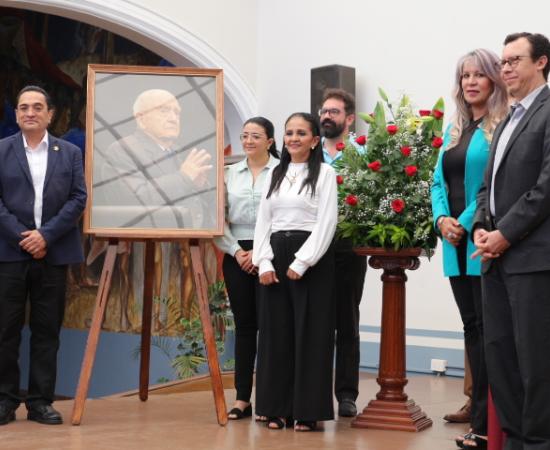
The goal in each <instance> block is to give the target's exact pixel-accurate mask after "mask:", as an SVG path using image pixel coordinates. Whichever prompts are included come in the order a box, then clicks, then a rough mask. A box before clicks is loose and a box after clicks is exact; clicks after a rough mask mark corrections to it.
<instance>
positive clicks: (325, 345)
mask: <svg viewBox="0 0 550 450" xmlns="http://www.w3.org/2000/svg"><path fill="white" fill-rule="evenodd" d="M308 235H309V233H307V232H299V231H295V232H279V233H274V234H273V235H272V237H271V246H272V248H273V253H274V255H275V256H274V259H273V265H274V267H275V271H276V274H277V277H278V278H279V283H275V284H272V285H269V286H260V308H259V341H258V363H257V377H256V413H257V414H259V415H265V416H268V417H288V416H292V417H294V418H295V419H296V420H308V421H309V420H311V421H316V420H331V419H333V418H334V406H333V401H332V364H333V355H334V326H335V321H334V317H335V308H334V301H333V296H332V289H333V278H334V256H333V253H332V249H329V250H328V251H327V252H326V253H325V255H324V256H323V257H322V258H321V259H320V260H319V262H318V263H317V264H316V265H315V266H313V267H310V268H309V269H308V270H307V271H306V272H305V273H304V276H303V277H302V278H301V279H300V280H296V281H293V280H289V279H288V277H287V276H286V272H287V270H288V267H289V265H290V264H291V263H292V261H293V260H294V253H296V252H297V251H298V249H299V248H300V247H301V245H302V244H303V242H304V241H305V240H306V239H307V237H308Z"/></svg>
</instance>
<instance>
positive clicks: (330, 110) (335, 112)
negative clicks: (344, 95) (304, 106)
mask: <svg viewBox="0 0 550 450" xmlns="http://www.w3.org/2000/svg"><path fill="white" fill-rule="evenodd" d="M341 112H342V110H340V109H338V108H322V109H320V110H319V111H318V113H319V117H322V116H324V115H325V114H328V115H329V116H330V117H334V116H337V115H338V114H340V113H341Z"/></svg>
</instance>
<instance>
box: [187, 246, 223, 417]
mask: <svg viewBox="0 0 550 450" xmlns="http://www.w3.org/2000/svg"><path fill="white" fill-rule="evenodd" d="M190 244H191V245H190V248H191V262H192V266H193V276H194V278H195V288H196V292H197V299H198V304H199V312H200V316H201V322H202V331H203V334H204V344H205V347H206V356H207V358H208V367H209V368H210V379H211V381H212V392H213V394H214V402H215V403H216V413H217V416H218V423H219V424H220V425H226V424H227V409H226V405H225V394H224V391H223V382H222V375H221V371H220V363H219V361H218V352H217V350H216V339H215V336H214V329H213V327H212V320H211V318H210V307H209V304H208V289H207V286H206V275H205V273H204V267H203V264H202V256H201V253H200V248H199V245H198V241H197V240H192V241H191V243H190Z"/></svg>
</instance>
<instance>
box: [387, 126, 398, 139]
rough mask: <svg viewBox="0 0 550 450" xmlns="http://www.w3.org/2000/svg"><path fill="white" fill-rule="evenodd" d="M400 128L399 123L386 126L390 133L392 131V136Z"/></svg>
mask: <svg viewBox="0 0 550 450" xmlns="http://www.w3.org/2000/svg"><path fill="white" fill-rule="evenodd" d="M398 129H399V128H397V125H388V126H387V127H386V130H388V133H390V134H391V135H392V136H393V135H394V134H395V133H397V130H398Z"/></svg>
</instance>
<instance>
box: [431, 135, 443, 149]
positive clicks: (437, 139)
mask: <svg viewBox="0 0 550 450" xmlns="http://www.w3.org/2000/svg"><path fill="white" fill-rule="evenodd" d="M442 145H443V139H441V138H440V137H439V136H436V137H434V138H433V139H432V147H433V148H439V147H441V146H442Z"/></svg>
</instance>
